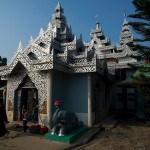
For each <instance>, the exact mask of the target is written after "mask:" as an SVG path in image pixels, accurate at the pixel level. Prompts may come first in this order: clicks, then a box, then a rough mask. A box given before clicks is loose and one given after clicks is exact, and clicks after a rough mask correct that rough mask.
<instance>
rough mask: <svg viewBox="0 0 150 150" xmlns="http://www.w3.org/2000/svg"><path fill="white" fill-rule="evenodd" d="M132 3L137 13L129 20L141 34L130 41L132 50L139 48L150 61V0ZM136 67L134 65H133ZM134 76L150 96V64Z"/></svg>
mask: <svg viewBox="0 0 150 150" xmlns="http://www.w3.org/2000/svg"><path fill="white" fill-rule="evenodd" d="M132 4H133V5H134V7H135V13H134V14H131V15H129V17H130V18H132V19H134V20H133V21H132V22H129V25H131V26H132V28H133V29H134V31H136V32H137V33H138V35H139V37H138V38H136V39H134V40H133V41H134V43H129V44H128V45H129V47H130V48H131V49H132V50H134V51H135V50H137V51H139V52H140V53H141V57H142V58H143V59H144V60H147V61H148V62H149V61H150V45H149V43H150V0H133V1H132ZM131 67H132V68H133V69H135V67H134V66H131ZM133 78H134V79H135V80H137V81H139V83H141V84H139V85H138V88H139V89H140V90H141V91H142V92H143V93H144V95H145V96H146V97H148V98H150V65H149V64H148V65H143V66H141V67H140V68H138V70H137V71H136V72H135V73H134V75H133Z"/></svg>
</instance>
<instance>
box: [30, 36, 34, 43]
mask: <svg viewBox="0 0 150 150" xmlns="http://www.w3.org/2000/svg"><path fill="white" fill-rule="evenodd" d="M32 42H33V37H32V35H31V37H30V41H29V43H32Z"/></svg>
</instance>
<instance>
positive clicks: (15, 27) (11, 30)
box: [0, 0, 134, 62]
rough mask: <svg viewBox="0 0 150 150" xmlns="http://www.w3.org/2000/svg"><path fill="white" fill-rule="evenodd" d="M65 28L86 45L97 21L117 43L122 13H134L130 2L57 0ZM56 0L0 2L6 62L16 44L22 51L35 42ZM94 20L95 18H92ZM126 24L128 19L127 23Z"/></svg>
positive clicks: (0, 47) (0, 41)
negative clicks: (63, 16)
mask: <svg viewBox="0 0 150 150" xmlns="http://www.w3.org/2000/svg"><path fill="white" fill-rule="evenodd" d="M59 1H60V3H61V5H62V7H63V8H64V15H65V16H66V17H67V22H68V25H71V27H72V30H73V33H74V34H75V35H77V37H79V35H80V33H82V36H83V41H85V42H87V41H90V31H91V29H94V28H95V22H96V20H97V19H98V20H99V22H100V26H101V27H102V29H103V31H104V34H105V36H106V37H108V38H110V39H111V42H112V43H116V42H117V43H119V36H120V31H121V27H122V23H123V19H124V16H123V14H124V12H126V13H127V14H131V13H134V6H133V5H132V3H131V2H132V1H131V0H59ZM57 3H58V0H0V55H1V56H2V57H6V58H7V59H8V62H9V61H10V59H11V58H12V56H13V55H14V52H15V51H16V49H17V47H18V44H19V42H20V41H21V42H22V45H23V47H24V48H25V47H26V46H27V44H28V41H29V39H30V36H31V35H32V36H33V39H35V38H36V37H37V36H38V34H39V31H40V28H41V27H42V28H43V29H44V30H46V27H47V25H48V23H49V22H50V20H51V16H52V13H54V9H55V7H56V5H57ZM95 16H98V17H95ZM128 20H129V19H128Z"/></svg>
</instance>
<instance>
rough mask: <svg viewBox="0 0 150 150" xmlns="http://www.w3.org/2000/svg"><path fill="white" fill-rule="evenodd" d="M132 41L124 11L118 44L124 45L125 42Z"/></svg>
mask: <svg viewBox="0 0 150 150" xmlns="http://www.w3.org/2000/svg"><path fill="white" fill-rule="evenodd" d="M130 42H133V37H132V33H131V29H130V28H129V25H128V21H127V19H126V13H124V21H123V26H122V31H121V34H120V45H126V44H127V43H130Z"/></svg>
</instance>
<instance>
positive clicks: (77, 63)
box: [0, 3, 139, 127]
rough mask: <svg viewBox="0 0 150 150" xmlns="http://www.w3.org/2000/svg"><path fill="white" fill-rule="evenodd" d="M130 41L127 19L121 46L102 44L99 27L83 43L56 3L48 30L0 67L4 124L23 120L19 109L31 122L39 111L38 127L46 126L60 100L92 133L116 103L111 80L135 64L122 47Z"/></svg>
mask: <svg viewBox="0 0 150 150" xmlns="http://www.w3.org/2000/svg"><path fill="white" fill-rule="evenodd" d="M132 40H133V37H132V35H131V31H130V29H129V26H128V24H127V21H126V19H125V20H124V23H123V27H122V32H121V40H120V45H119V46H115V45H112V44H111V42H110V41H109V40H108V39H107V38H105V36H104V34H103V32H102V29H101V27H100V25H99V22H96V28H95V29H94V30H92V31H91V41H90V42H89V43H84V42H83V40H82V36H80V38H79V39H77V37H76V36H75V35H74V34H73V33H72V29H71V27H69V26H68V25H67V20H66V17H65V16H64V11H63V9H62V7H61V5H60V3H58V4H57V6H56V8H55V12H54V14H53V15H52V19H51V21H50V22H49V24H48V26H47V29H46V30H45V31H43V29H41V30H40V33H39V36H38V37H37V38H36V39H33V38H32V37H31V39H30V41H29V44H28V45H27V47H26V48H23V47H22V45H21V43H19V46H18V49H17V51H16V53H15V54H14V57H13V58H12V60H11V61H10V63H9V64H8V65H7V66H3V67H0V76H1V80H3V79H4V80H7V99H6V109H7V114H8V119H9V120H10V121H13V120H21V119H22V117H21V116H22V114H21V110H22V107H23V106H25V107H26V108H27V109H28V112H29V114H30V118H31V119H32V111H33V108H34V107H37V108H38V122H39V123H40V124H44V125H47V126H49V125H50V123H51V117H52V114H53V112H54V110H55V108H54V106H53V103H54V101H55V100H60V101H61V102H62V106H61V107H62V109H64V110H68V111H72V112H74V113H76V115H77V116H78V118H79V120H81V121H83V122H84V124H85V125H88V126H89V127H91V126H92V125H93V124H94V123H96V122H98V121H100V120H101V119H103V117H105V116H106V114H107V113H108V110H109V108H110V105H111V102H112V101H113V100H114V99H115V95H114V93H115V88H114V87H115V84H114V82H115V79H114V77H115V75H116V74H117V73H118V72H119V71H121V72H122V70H124V69H125V72H127V70H130V69H129V66H128V65H127V64H128V63H134V64H137V63H138V61H137V60H136V59H133V58H132V57H131V56H132V55H136V56H137V55H139V54H138V53H137V52H136V51H131V50H130V49H129V47H128V46H127V45H126V44H127V43H128V42H132Z"/></svg>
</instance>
